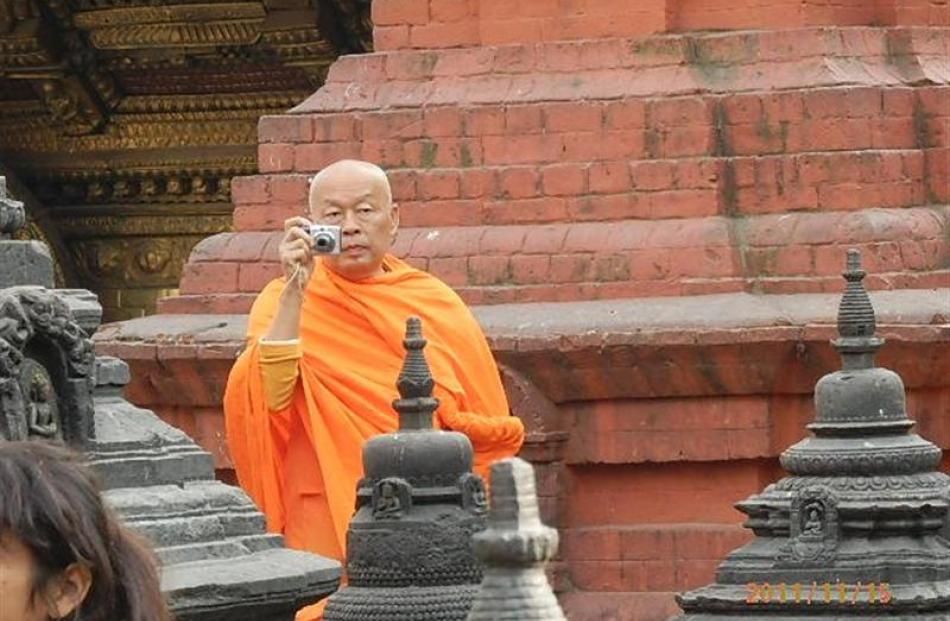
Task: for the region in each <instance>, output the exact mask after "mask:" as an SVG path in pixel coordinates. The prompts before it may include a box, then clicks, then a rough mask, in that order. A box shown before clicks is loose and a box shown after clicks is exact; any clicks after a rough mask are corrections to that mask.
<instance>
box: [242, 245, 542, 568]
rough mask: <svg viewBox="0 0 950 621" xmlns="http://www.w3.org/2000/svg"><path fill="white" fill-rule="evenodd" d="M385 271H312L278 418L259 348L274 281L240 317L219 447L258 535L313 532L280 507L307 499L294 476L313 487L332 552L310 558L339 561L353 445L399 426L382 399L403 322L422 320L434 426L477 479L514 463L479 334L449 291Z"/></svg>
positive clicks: (355, 467) (357, 468)
mask: <svg viewBox="0 0 950 621" xmlns="http://www.w3.org/2000/svg"><path fill="white" fill-rule="evenodd" d="M384 268H385V269H386V272H385V273H384V274H383V275H381V276H378V277H374V278H370V279H367V280H363V281H358V282H352V281H347V280H345V279H343V278H342V277H340V276H338V275H337V274H335V273H333V272H331V271H330V270H328V269H326V268H324V267H323V266H322V264H321V263H320V261H319V260H318V261H317V264H316V268H315V270H314V274H313V276H312V278H311V280H310V283H309V285H308V287H307V291H306V293H305V298H304V302H303V307H302V311H301V322H300V337H301V342H302V349H303V355H302V357H301V358H300V360H299V367H300V368H299V380H298V381H297V384H296V386H295V388H294V391H293V396H292V398H291V400H290V405H289V406H288V407H286V408H284V409H282V410H280V411H270V410H269V409H268V407H267V402H266V399H265V394H264V389H263V385H262V378H261V371H260V346H259V339H260V337H261V336H262V335H263V334H264V333H265V332H266V330H267V329H268V327H269V326H270V323H271V320H272V318H273V316H274V314H275V313H276V309H277V304H278V298H279V296H280V292H281V290H282V289H283V287H284V281H283V280H282V279H278V280H275V281H273V282H271V283H270V284H268V285H267V287H265V289H264V291H263V292H262V293H261V294H260V296H259V297H258V299H257V301H256V302H255V303H254V306H253V308H252V309H251V314H250V319H249V325H248V334H247V336H248V345H247V348H246V350H245V351H244V352H243V353H242V354H241V356H240V357H239V358H238V360H237V362H236V363H235V365H234V367H233V369H232V371H231V375H230V377H229V380H228V385H227V389H226V391H225V397H224V411H225V422H226V430H227V437H228V445H229V448H230V451H231V457H232V459H233V462H234V467H235V470H236V472H237V475H238V479H239V481H240V483H241V486H242V487H243V488H244V489H245V490H246V491H247V492H248V494H249V495H250V496H251V497H252V498H253V499H254V501H255V502H256V503H257V504H258V506H259V507H260V508H261V510H262V511H263V512H264V514H265V515H266V517H267V525H268V529H269V530H271V531H273V532H284V531H285V530H288V529H290V528H291V527H295V526H296V527H299V528H307V524H308V523H309V524H314V523H318V522H317V521H316V520H314V519H313V517H314V516H308V515H295V514H294V507H295V506H303V505H302V504H301V505H297V504H295V503H294V502H293V501H292V499H291V500H288V492H287V490H296V489H306V488H307V482H303V484H302V485H301V484H300V483H301V482H300V481H296V480H294V477H308V476H309V477H313V478H314V479H315V481H314V485H317V486H319V487H320V488H321V493H322V494H324V496H325V499H326V500H325V502H324V503H323V505H322V507H325V510H326V511H327V512H328V514H329V515H328V516H323V517H325V518H327V520H326V521H325V523H329V524H332V528H329V529H327V530H328V531H332V532H326V533H322V534H320V535H319V536H320V537H325V538H327V539H330V538H332V540H333V541H326V542H325V544H326V545H319V546H315V547H319V548H321V549H319V550H313V551H315V552H319V553H322V554H326V553H327V552H326V550H327V549H331V547H332V548H335V549H337V550H339V551H340V552H343V551H345V536H346V528H347V525H348V522H349V519H350V517H351V515H352V513H353V507H354V504H355V500H356V490H355V487H356V483H357V481H358V480H359V478H360V477H361V476H362V446H363V443H364V442H365V441H366V440H367V439H368V438H370V437H371V436H373V435H376V434H380V433H389V432H392V431H393V430H395V429H396V428H397V426H398V421H397V419H396V413H395V412H394V411H393V409H392V400H393V399H395V398H396V397H397V396H398V395H397V392H396V388H395V382H396V378H397V376H398V374H399V370H400V368H401V366H402V361H403V357H404V354H405V351H404V349H403V345H402V339H403V336H404V334H405V324H406V319H407V318H408V317H410V316H413V315H415V316H418V317H420V318H421V319H422V329H423V335H424V336H425V338H426V339H428V341H429V344H428V346H427V347H426V349H425V354H426V358H427V359H428V361H429V366H430V367H431V369H432V375H433V377H434V378H435V381H436V389H435V396H436V397H438V398H439V400H440V405H439V409H438V411H437V421H436V424H437V425H438V426H440V427H442V428H446V429H453V430H456V431H460V432H462V433H465V434H466V435H467V436H468V437H469V438H470V439H471V441H472V444H473V446H474V447H475V463H476V470H477V471H478V472H479V473H480V474H482V476H485V475H486V474H487V468H488V465H489V464H490V463H491V462H493V461H495V460H497V459H501V458H503V457H507V456H510V455H513V454H514V453H516V452H517V451H518V449H519V448H520V446H521V443H522V441H523V438H524V428H523V426H522V424H521V421H520V420H519V419H517V418H515V417H513V416H510V415H509V411H508V403H507V400H506V398H505V394H504V391H503V389H502V385H501V381H500V378H499V375H498V369H497V367H496V365H495V362H494V360H493V358H492V355H491V351H490V350H489V348H488V344H487V342H486V341H485V338H484V335H483V334H482V332H481V329H480V328H479V326H478V324H477V323H476V321H475V319H474V317H473V316H472V314H471V312H470V311H469V310H468V308H466V306H465V305H464V303H463V302H462V301H461V300H460V299H459V297H458V296H457V295H456V294H455V292H453V291H452V290H451V289H450V288H449V287H447V286H446V285H445V284H444V283H442V282H441V281H439V280H438V279H437V278H435V277H433V276H431V275H429V274H427V273H425V272H422V271H419V270H416V269H414V268H412V267H410V266H409V265H407V264H406V263H404V262H402V261H400V260H398V259H396V258H395V257H392V256H387V257H386V259H385V262H384ZM295 446H296V447H299V446H305V447H306V450H307V451H309V450H312V456H313V465H315V468H313V469H310V468H300V467H297V466H295V465H294V464H293V463H291V464H288V459H290V460H291V461H292V460H293V454H294V453H295V450H294V448H293V447H295ZM288 447H290V449H291V450H290V451H288ZM297 452H298V453H299V450H298V451H297ZM297 463H298V464H299V463H300V462H299V461H298V462H297ZM308 470H311V471H312V473H311V474H308ZM294 493H295V492H294ZM288 505H293V506H290V507H288ZM310 510H312V506H311V509H310ZM330 544H332V546H331V545H330Z"/></svg>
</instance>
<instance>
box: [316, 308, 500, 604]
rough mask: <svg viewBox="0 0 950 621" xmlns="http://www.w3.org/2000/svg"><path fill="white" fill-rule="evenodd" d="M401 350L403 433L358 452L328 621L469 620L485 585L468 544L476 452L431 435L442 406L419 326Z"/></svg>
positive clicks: (412, 325)
mask: <svg viewBox="0 0 950 621" xmlns="http://www.w3.org/2000/svg"><path fill="white" fill-rule="evenodd" d="M404 343H405V346H406V350H407V356H406V361H405V364H404V366H403V369H402V372H401V373H400V375H399V381H398V383H397V387H398V388H399V394H400V396H401V398H400V399H397V400H396V401H395V402H393V407H394V408H395V409H396V411H397V412H399V430H398V431H397V432H395V433H392V434H386V435H381V436H376V437H374V438H371V439H370V440H369V441H368V442H367V443H366V444H365V446H364V447H363V470H364V472H365V476H364V478H363V479H362V480H361V481H360V482H359V483H358V484H357V492H356V494H357V501H356V505H357V507H356V515H354V516H353V520H352V522H350V528H349V530H348V531H347V537H346V539H347V552H346V574H347V581H348V584H347V586H345V587H343V588H342V589H340V591H338V592H337V593H335V594H334V595H333V596H332V597H330V601H329V603H328V604H327V608H326V613H325V619H326V621H368V620H370V619H385V620H386V621H422V620H432V621H436V620H438V621H465V619H466V617H467V615H468V612H469V608H471V606H472V600H473V598H474V597H475V592H476V591H477V590H478V583H479V581H480V580H481V578H482V569H481V566H480V565H479V563H478V561H477V560H476V558H475V554H474V553H473V551H472V535H473V534H475V533H476V532H479V531H481V530H482V529H483V528H484V527H485V513H486V511H487V504H486V494H485V485H484V483H483V482H482V480H481V478H480V477H478V476H477V475H475V474H473V473H472V444H471V442H470V441H469V439H468V438H467V437H466V436H465V435H464V434H462V433H458V432H454V431H437V430H435V429H433V428H432V414H433V412H435V410H436V408H438V405H439V402H438V400H437V399H435V398H433V397H432V388H433V386H434V385H435V382H434V381H433V379H432V376H431V375H430V373H429V366H428V364H427V363H426V360H425V357H424V355H423V353H422V349H423V347H425V343H426V341H425V339H423V338H422V332H421V324H420V321H419V319H418V318H412V319H410V320H409V321H408V325H407V330H406V339H405V341H404Z"/></svg>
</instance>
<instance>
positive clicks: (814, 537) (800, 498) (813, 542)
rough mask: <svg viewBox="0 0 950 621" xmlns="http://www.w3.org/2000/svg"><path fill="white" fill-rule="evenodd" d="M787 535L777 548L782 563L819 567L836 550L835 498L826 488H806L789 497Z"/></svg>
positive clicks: (836, 512)
mask: <svg viewBox="0 0 950 621" xmlns="http://www.w3.org/2000/svg"><path fill="white" fill-rule="evenodd" d="M789 525H790V527H791V537H790V539H789V541H788V542H787V543H786V544H785V545H784V546H782V548H781V550H779V563H780V564H781V565H782V566H797V567H804V566H810V567H821V566H822V565H825V564H828V563H833V562H834V560H835V555H836V554H837V551H838V536H839V535H838V529H839V524H838V501H837V499H836V498H835V496H834V494H833V493H832V492H831V491H830V490H829V489H827V488H821V487H812V488H806V489H804V490H801V491H799V492H798V493H797V494H795V496H794V498H793V499H792V512H791V519H790V521H789Z"/></svg>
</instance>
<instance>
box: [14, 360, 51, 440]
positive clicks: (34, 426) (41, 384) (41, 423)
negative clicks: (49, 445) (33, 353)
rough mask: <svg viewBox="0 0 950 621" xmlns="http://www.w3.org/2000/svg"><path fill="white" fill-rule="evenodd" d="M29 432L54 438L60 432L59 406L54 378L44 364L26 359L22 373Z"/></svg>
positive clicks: (21, 384) (21, 383)
mask: <svg viewBox="0 0 950 621" xmlns="http://www.w3.org/2000/svg"><path fill="white" fill-rule="evenodd" d="M20 386H21V390H22V394H23V399H24V401H25V403H26V417H27V426H28V429H29V432H28V433H29V434H30V435H31V436H39V437H41V438H54V437H56V436H57V435H58V434H59V408H58V406H57V399H56V389H55V388H54V387H53V380H52V378H50V376H49V373H47V371H46V369H45V368H44V367H43V365H41V364H39V363H37V362H36V361H34V360H31V359H29V358H28V359H26V360H25V361H24V362H23V368H22V371H21V374H20Z"/></svg>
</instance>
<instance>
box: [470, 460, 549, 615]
mask: <svg viewBox="0 0 950 621" xmlns="http://www.w3.org/2000/svg"><path fill="white" fill-rule="evenodd" d="M491 489H492V502H491V512H490V514H489V517H488V528H486V529H485V530H484V531H483V532H481V533H478V534H477V535H475V553H476V554H477V555H478V558H479V559H480V560H481V561H482V563H483V564H484V566H485V577H484V578H483V579H482V584H481V587H480V588H479V591H478V595H477V596H476V597H475V603H474V604H473V605H472V611H471V613H470V614H469V616H468V621H505V620H509V619H510V620H511V621H516V620H517V621H528V620H532V619H537V620H538V621H540V620H542V619H543V620H544V621H564V619H565V617H564V613H563V612H562V611H561V607H560V606H559V605H558V603H557V598H555V597H554V593H553V592H552V591H551V587H550V585H549V584H548V581H547V578H546V577H545V575H544V564H545V563H546V562H548V561H550V560H551V559H552V558H554V555H555V554H556V553H557V544H558V536H557V531H556V530H554V529H553V528H548V527H547V526H545V525H544V524H542V523H541V519H540V518H539V517H538V497H537V494H536V493H535V488H534V469H533V468H532V467H531V465H530V464H529V463H528V462H526V461H524V460H522V459H518V458H517V457H514V458H510V459H504V460H502V461H499V462H496V463H494V464H492V467H491Z"/></svg>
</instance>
